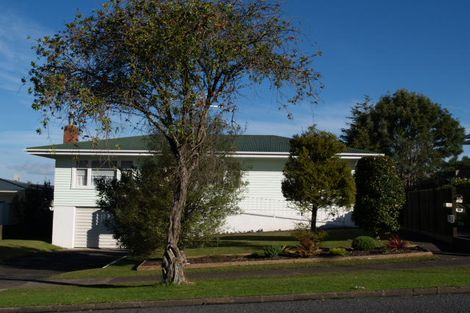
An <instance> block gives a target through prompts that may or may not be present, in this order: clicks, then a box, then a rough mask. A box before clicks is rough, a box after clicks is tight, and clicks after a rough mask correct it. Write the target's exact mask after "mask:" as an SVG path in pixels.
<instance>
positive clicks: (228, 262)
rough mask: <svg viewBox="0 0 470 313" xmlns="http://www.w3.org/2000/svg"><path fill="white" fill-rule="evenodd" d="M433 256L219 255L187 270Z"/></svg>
mask: <svg viewBox="0 0 470 313" xmlns="http://www.w3.org/2000/svg"><path fill="white" fill-rule="evenodd" d="M423 256H432V252H429V251H426V250H424V249H422V248H419V247H415V248H407V249H399V250H383V249H376V250H372V251H357V250H350V251H349V253H348V255H346V256H332V255H331V254H329V253H328V252H327V250H326V249H325V250H322V251H321V252H320V253H319V254H316V255H314V256H311V257H306V258H303V257H289V256H275V257H271V258H267V257H262V256H257V255H252V254H250V255H218V256H201V257H191V258H188V263H187V264H186V268H216V267H227V266H248V265H265V264H286V263H287V264H289V263H290V264H295V263H315V262H329V261H332V262H335V261H345V260H361V259H398V258H409V257H423ZM159 269H161V259H149V260H145V261H143V262H142V263H141V264H140V265H139V266H138V267H137V271H154V270H159Z"/></svg>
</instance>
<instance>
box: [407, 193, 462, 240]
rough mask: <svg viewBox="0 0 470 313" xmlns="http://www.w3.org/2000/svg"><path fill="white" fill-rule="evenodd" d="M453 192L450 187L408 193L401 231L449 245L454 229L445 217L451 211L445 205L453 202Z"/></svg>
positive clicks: (451, 212)
mask: <svg viewBox="0 0 470 313" xmlns="http://www.w3.org/2000/svg"><path fill="white" fill-rule="evenodd" d="M455 192H456V191H455V187H452V186H445V187H440V188H434V189H426V190H417V191H411V192H408V194H407V204H406V207H405V210H404V212H403V220H402V229H403V230H406V231H411V232H415V233H421V234H424V235H427V236H430V237H433V238H435V239H437V240H440V241H445V242H448V243H451V242H452V240H453V237H454V235H455V234H454V232H455V229H454V227H453V224H450V223H449V222H448V220H447V217H448V215H450V214H453V211H452V210H453V209H452V208H448V207H445V203H452V202H453V200H454V199H455Z"/></svg>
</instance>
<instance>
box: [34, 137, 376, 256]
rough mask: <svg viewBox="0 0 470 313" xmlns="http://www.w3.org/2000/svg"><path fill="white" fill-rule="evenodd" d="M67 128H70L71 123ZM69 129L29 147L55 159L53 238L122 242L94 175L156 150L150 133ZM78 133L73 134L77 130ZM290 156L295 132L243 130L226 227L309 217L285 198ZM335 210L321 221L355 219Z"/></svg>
mask: <svg viewBox="0 0 470 313" xmlns="http://www.w3.org/2000/svg"><path fill="white" fill-rule="evenodd" d="M66 132H67V129H66ZM69 137H70V136H67V134H65V135H64V141H66V142H67V141H71V143H64V144H59V145H51V146H41V147H31V148H27V150H26V151H27V152H28V153H30V154H33V155H38V156H43V157H47V158H52V159H55V162H56V163H55V164H56V165H55V181H54V185H55V189H54V205H53V208H52V209H53V210H54V222H53V235H52V243H53V244H55V245H58V246H61V247H65V248H86V247H88V248H91V247H99V248H116V247H118V243H117V242H116V240H115V239H114V238H113V236H112V233H111V232H110V231H109V230H107V229H106V227H105V225H104V221H105V220H106V218H107V216H106V214H104V213H103V212H102V211H101V210H100V209H99V208H97V205H96V201H97V192H96V190H95V188H94V185H93V184H94V180H95V179H96V178H100V177H116V178H118V179H119V177H120V170H119V169H125V168H129V167H132V166H136V165H137V164H138V163H139V159H141V158H143V157H147V156H150V155H151V154H152V153H151V152H150V151H149V150H148V148H147V140H146V138H147V137H145V136H137V137H126V138H117V139H108V140H102V141H100V142H99V143H98V144H93V143H92V142H77V140H78V137H76V138H75V139H74V138H72V140H70V138H69ZM72 137H73V134H72ZM369 155H377V154H373V153H366V152H364V151H359V150H353V149H350V150H348V151H347V152H345V153H341V154H340V157H341V158H342V159H346V160H349V161H350V163H351V167H352V168H354V166H355V164H356V162H357V160H359V159H360V158H361V157H363V156H369ZM288 156H289V138H287V137H279V136H265V135H243V136H239V137H238V138H237V140H236V151H235V152H234V153H233V157H235V158H237V159H238V160H240V162H241V163H242V166H243V168H244V169H245V170H246V171H245V175H244V179H245V180H246V182H247V183H248V185H247V187H246V188H245V191H244V195H243V199H242V200H241V202H240V203H239V207H240V209H241V214H239V215H234V216H230V217H229V218H228V219H227V221H226V225H225V231H228V232H238V231H240V232H242V231H252V230H254V231H256V230H260V229H262V230H265V231H268V230H279V229H283V230H288V229H293V228H294V227H295V226H296V224H297V223H299V222H306V221H308V216H302V215H300V214H299V213H298V212H297V211H296V210H294V209H293V208H292V207H291V206H290V204H289V203H287V202H286V200H285V199H284V197H283V195H282V192H281V182H282V179H283V174H282V169H283V167H284V164H285V162H286V161H287V158H288ZM330 211H331V210H330ZM334 213H335V214H334V215H331V214H327V213H326V211H320V212H319V214H318V222H317V223H318V226H320V225H325V224H331V225H332V226H341V225H344V226H346V225H351V224H352V222H351V219H350V213H349V212H348V211H347V210H345V209H340V208H339V209H336V210H334Z"/></svg>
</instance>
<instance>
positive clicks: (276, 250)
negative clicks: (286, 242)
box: [263, 246, 286, 258]
mask: <svg viewBox="0 0 470 313" xmlns="http://www.w3.org/2000/svg"><path fill="white" fill-rule="evenodd" d="M284 250H286V246H266V247H264V248H263V254H264V256H265V257H267V258H272V257H275V256H279V255H281V254H283V253H284Z"/></svg>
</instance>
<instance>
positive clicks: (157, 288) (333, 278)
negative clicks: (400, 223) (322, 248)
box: [0, 266, 470, 307]
mask: <svg viewBox="0 0 470 313" xmlns="http://www.w3.org/2000/svg"><path fill="white" fill-rule="evenodd" d="M469 285H470V266H463V267H440V268H426V269H416V270H383V271H368V272H348V273H320V274H316V275H306V276H291V277H264V278H244V279H238V280H226V281H224V280H211V281H199V282H197V283H194V284H190V285H184V286H171V287H165V286H162V285H148V284H138V285H134V286H129V285H99V286H60V287H51V288H49V287H48V288H35V289H12V290H7V291H3V292H0V307H17V306H31V305H54V304H62V305H65V304H84V303H112V302H113V303H114V302H125V301H145V300H169V299H193V298H204V297H238V296H255V295H279V294H305V293H322V292H340V291H353V290H365V291H367V290H383V289H398V288H427V287H438V286H439V287H462V286H469Z"/></svg>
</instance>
